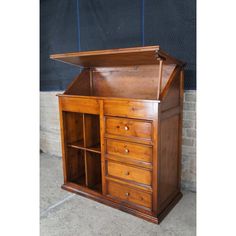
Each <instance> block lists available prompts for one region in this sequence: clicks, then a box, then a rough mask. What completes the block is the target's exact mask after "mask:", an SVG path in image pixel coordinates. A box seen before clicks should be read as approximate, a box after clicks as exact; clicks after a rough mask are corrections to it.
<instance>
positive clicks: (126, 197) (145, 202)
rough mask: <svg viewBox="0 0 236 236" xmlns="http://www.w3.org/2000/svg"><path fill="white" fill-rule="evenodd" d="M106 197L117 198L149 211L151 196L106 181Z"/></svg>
mask: <svg viewBox="0 0 236 236" xmlns="http://www.w3.org/2000/svg"><path fill="white" fill-rule="evenodd" d="M107 195H110V196H111V197H114V198H118V199H119V200H122V201H125V202H127V203H132V204H135V205H140V206H143V207H146V208H149V209H151V206H152V197H151V194H149V193H145V192H142V191H139V190H136V189H133V188H130V187H128V186H125V185H123V184H118V183H116V182H113V181H107Z"/></svg>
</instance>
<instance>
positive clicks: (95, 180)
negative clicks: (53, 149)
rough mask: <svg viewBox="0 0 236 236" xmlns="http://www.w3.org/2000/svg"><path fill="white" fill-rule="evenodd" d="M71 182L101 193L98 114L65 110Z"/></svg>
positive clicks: (67, 160)
mask: <svg viewBox="0 0 236 236" xmlns="http://www.w3.org/2000/svg"><path fill="white" fill-rule="evenodd" d="M63 117H64V119H63V120H64V126H65V128H66V133H65V134H64V135H65V147H66V165H67V173H68V176H67V178H68V181H69V182H72V183H74V184H78V185H80V186H82V187H86V188H89V189H91V190H94V191H96V192H100V193H101V192H102V188H101V182H102V180H101V148H100V122H99V116H98V115H92V114H84V113H77V112H63Z"/></svg>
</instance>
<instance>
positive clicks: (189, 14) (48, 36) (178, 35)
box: [40, 0, 196, 91]
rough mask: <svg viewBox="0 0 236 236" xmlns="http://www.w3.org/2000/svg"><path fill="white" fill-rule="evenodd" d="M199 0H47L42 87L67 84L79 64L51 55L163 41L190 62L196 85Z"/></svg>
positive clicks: (43, 5)
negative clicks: (55, 59)
mask: <svg viewBox="0 0 236 236" xmlns="http://www.w3.org/2000/svg"><path fill="white" fill-rule="evenodd" d="M195 30H196V3H195V0H129V1H127V0H41V1H40V90H41V91H55V90H64V89H65V88H66V86H67V85H68V83H70V81H71V80H72V79H73V78H74V77H75V76H76V74H78V72H79V69H78V68H76V67H73V66H70V65H66V64H63V63H60V62H56V61H52V60H50V59H49V55H50V54H53V53H63V52H72V51H86V50H96V49H110V48H122V47H133V46H142V45H160V46H161V47H162V49H163V50H165V51H167V52H168V53H169V54H171V55H173V56H175V57H177V58H178V59H180V60H183V61H184V62H186V63H187V67H186V73H185V77H186V79H185V89H196V31H195Z"/></svg>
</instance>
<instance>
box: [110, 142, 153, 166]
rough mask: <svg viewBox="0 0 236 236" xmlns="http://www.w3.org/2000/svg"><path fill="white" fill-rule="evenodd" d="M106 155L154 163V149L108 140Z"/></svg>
mask: <svg viewBox="0 0 236 236" xmlns="http://www.w3.org/2000/svg"><path fill="white" fill-rule="evenodd" d="M106 154H108V155H115V156H119V157H123V158H130V159H133V160H137V161H140V162H149V163H150V162H152V147H151V146H147V145H142V144H136V143H131V142H124V141H118V140H113V139H107V140H106Z"/></svg>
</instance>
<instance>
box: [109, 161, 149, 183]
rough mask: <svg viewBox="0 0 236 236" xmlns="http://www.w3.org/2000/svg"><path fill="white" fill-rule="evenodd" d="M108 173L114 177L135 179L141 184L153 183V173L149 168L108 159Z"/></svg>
mask: <svg viewBox="0 0 236 236" xmlns="http://www.w3.org/2000/svg"><path fill="white" fill-rule="evenodd" d="M107 173H108V175H110V176H113V177H117V178H121V179H124V180H130V181H134V182H136V183H140V184H146V185H151V177H152V175H151V172H150V171H149V170H145V169H140V168H136V167H132V166H128V165H123V164H119V163H116V162H111V161H108V162H107Z"/></svg>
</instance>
